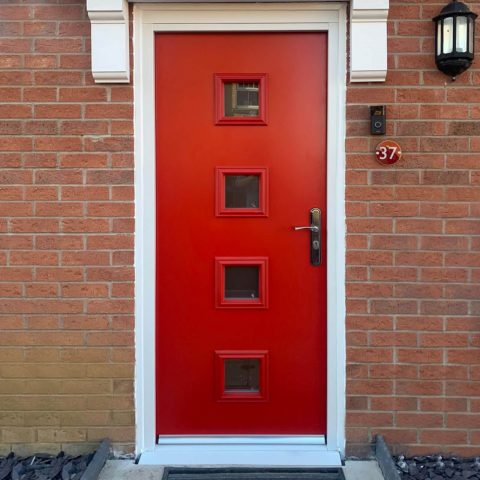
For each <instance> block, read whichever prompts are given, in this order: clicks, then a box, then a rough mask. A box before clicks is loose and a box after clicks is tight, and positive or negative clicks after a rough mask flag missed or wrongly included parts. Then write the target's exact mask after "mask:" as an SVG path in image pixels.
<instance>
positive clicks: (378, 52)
mask: <svg viewBox="0 0 480 480" xmlns="http://www.w3.org/2000/svg"><path fill="white" fill-rule="evenodd" d="M388 7H389V4H388V0H352V3H351V8H350V81H351V82H384V81H385V78H386V76H387V16H388Z"/></svg>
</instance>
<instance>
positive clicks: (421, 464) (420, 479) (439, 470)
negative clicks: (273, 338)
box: [0, 455, 480, 480]
mask: <svg viewBox="0 0 480 480" xmlns="http://www.w3.org/2000/svg"><path fill="white" fill-rule="evenodd" d="M393 461H394V462H395V466H396V468H397V471H398V472H399V473H400V477H401V478H402V480H443V479H445V478H448V479H453V480H480V457H474V458H460V457H443V456H442V455H427V456H424V457H404V456H403V455H399V456H397V457H393ZM0 480H1V477H0Z"/></svg>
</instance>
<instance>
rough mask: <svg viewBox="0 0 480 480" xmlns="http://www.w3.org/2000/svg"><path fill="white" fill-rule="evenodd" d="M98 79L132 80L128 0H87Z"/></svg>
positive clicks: (93, 56) (103, 81)
mask: <svg viewBox="0 0 480 480" xmlns="http://www.w3.org/2000/svg"><path fill="white" fill-rule="evenodd" d="M87 11H88V16H89V18H90V22H91V25H92V75H93V78H94V80H95V82H96V83H128V82H130V60H129V59H130V55H129V48H128V42H129V32H128V25H129V19H128V3H127V0H87Z"/></svg>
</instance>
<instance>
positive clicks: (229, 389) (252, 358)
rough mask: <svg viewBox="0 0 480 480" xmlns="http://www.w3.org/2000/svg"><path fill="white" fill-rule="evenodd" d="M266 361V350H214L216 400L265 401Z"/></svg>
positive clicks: (266, 385)
mask: <svg viewBox="0 0 480 480" xmlns="http://www.w3.org/2000/svg"><path fill="white" fill-rule="evenodd" d="M267 361H268V352H267V351H266V350H217V351H216V352H215V370H216V374H215V382H216V393H217V400H219V401H252V400H253V401H264V400H266V399H267V393H268V362H267Z"/></svg>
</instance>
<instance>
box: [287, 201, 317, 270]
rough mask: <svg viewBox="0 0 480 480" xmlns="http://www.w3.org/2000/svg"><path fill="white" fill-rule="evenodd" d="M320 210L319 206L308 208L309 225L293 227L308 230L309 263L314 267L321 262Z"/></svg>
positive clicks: (296, 229)
mask: <svg viewBox="0 0 480 480" xmlns="http://www.w3.org/2000/svg"><path fill="white" fill-rule="evenodd" d="M321 228H322V212H321V210H320V209H319V208H312V209H311V210H310V225H309V226H305V227H293V229H294V230H295V231H298V230H310V263H311V264H312V265H314V266H316V267H318V265H320V263H322V255H321V253H322V231H321Z"/></svg>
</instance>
